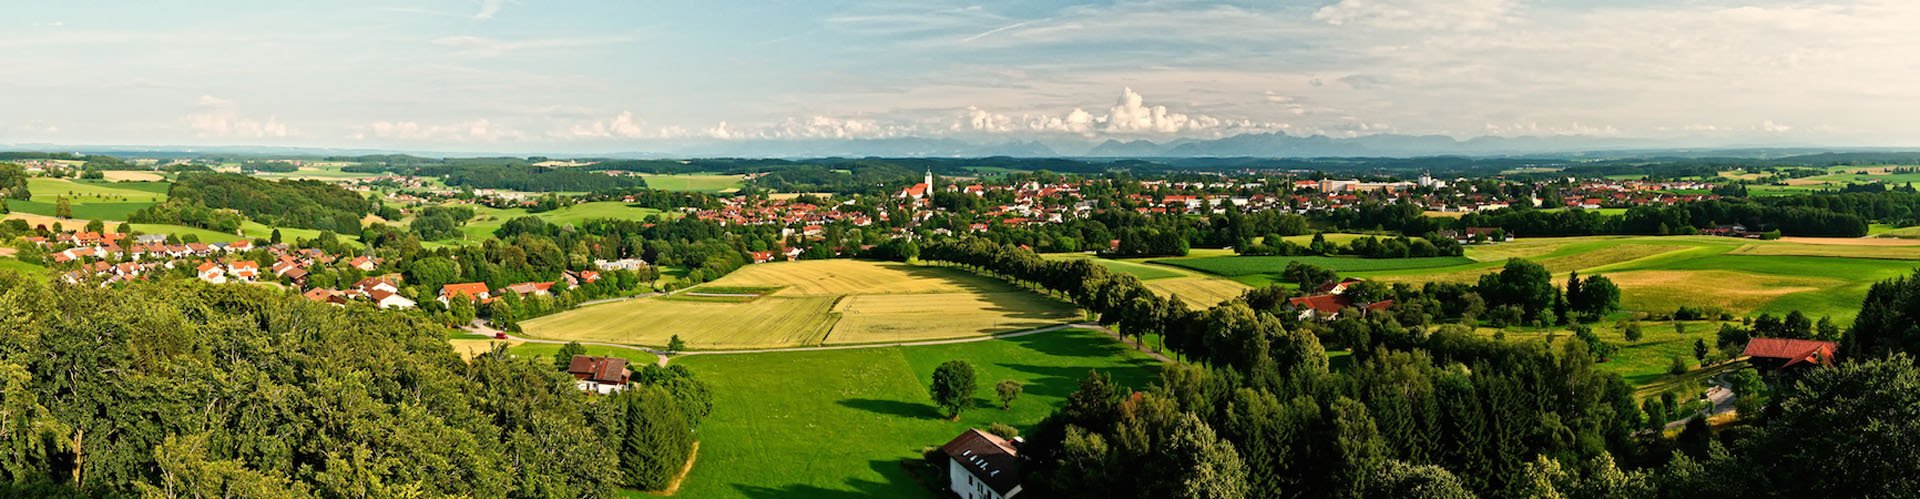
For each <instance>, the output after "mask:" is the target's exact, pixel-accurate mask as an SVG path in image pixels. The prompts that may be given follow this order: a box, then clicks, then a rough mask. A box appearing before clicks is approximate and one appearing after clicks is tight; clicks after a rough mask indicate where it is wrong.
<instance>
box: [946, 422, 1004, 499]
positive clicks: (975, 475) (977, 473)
mask: <svg viewBox="0 0 1920 499" xmlns="http://www.w3.org/2000/svg"><path fill="white" fill-rule="evenodd" d="M1014 443H1015V442H1008V441H1007V440H1006V439H1003V438H1000V437H999V436H996V435H994V434H991V433H987V432H984V431H980V430H978V429H969V430H967V431H966V433H961V434H960V436H958V437H954V438H953V441H951V442H947V445H944V446H941V447H940V451H941V452H945V453H946V454H947V490H950V491H953V493H954V495H958V496H960V498H961V499H1011V498H1013V497H1015V496H1018V495H1020V490H1021V487H1020V459H1019V457H1020V451H1019V449H1018V448H1016V447H1015V446H1014Z"/></svg>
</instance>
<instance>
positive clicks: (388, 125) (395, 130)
mask: <svg viewBox="0 0 1920 499" xmlns="http://www.w3.org/2000/svg"><path fill="white" fill-rule="evenodd" d="M348 137H349V138H352V139H354V140H369V139H373V140H382V141H397V142H456V143H470V142H512V141H518V140H522V139H525V138H526V137H527V135H526V133H524V132H521V131H519V130H516V129H514V128H512V127H508V126H505V125H502V124H499V123H494V122H493V121H492V120H487V119H478V120H473V121H465V122H457V123H443V124H422V123H419V122H413V121H376V122H373V123H369V124H367V125H364V126H360V127H356V130H355V131H354V132H353V133H352V134H350V135H348Z"/></svg>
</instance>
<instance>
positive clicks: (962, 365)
mask: <svg viewBox="0 0 1920 499" xmlns="http://www.w3.org/2000/svg"><path fill="white" fill-rule="evenodd" d="M978 388H979V387H978V386H977V385H976V384H975V382H974V376H973V364H968V363H967V361H964V360H949V361H947V362H946V363H944V364H940V367H936V368H934V369H933V385H932V386H930V387H928V390H927V391H928V394H929V395H931V396H932V397H933V404H934V405H935V406H939V407H940V411H941V412H942V413H944V414H946V415H947V417H948V418H951V419H956V420H957V419H960V411H963V410H966V409H967V408H969V407H973V393H974V391H975V390H977V389H978Z"/></svg>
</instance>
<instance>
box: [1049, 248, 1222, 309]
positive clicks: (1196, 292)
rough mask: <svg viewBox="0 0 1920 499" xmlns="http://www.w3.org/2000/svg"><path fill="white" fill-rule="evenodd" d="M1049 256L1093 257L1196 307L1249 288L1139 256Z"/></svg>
mask: <svg viewBox="0 0 1920 499" xmlns="http://www.w3.org/2000/svg"><path fill="white" fill-rule="evenodd" d="M1046 258H1047V259H1049V260H1066V259H1087V260H1090V261H1092V262H1093V263H1095V264H1097V265H1100V266H1102V267H1106V268H1107V270H1108V271H1111V272H1113V273H1116V274H1127V275H1131V276H1134V277H1135V278H1138V279H1140V280H1141V281H1142V282H1144V283H1145V284H1146V285H1147V288H1148V289H1152V290H1153V291H1154V292H1155V293H1159V294H1162V295H1167V296H1178V297H1180V300H1181V301H1184V302H1186V303H1187V305H1188V306H1191V307H1194V308H1205V307H1210V306H1213V305H1215V304H1218V303H1220V302H1223V301H1227V300H1229V299H1232V298H1235V297H1238V296H1240V295H1241V294H1242V293H1245V292H1246V291H1247V289H1248V288H1247V286H1246V285H1245V284H1241V283H1239V282H1237V281H1233V280H1230V279H1226V278H1222V277H1219V276H1214V275H1208V274H1205V273H1201V272H1193V271H1190V270H1187V269H1182V268H1178V267H1173V266H1168V265H1163V264H1160V263H1148V262H1145V261H1143V260H1138V259H1126V260H1114V259H1108V258H1097V257H1094V256H1093V255H1089V254H1085V253H1057V254H1050V255H1046Z"/></svg>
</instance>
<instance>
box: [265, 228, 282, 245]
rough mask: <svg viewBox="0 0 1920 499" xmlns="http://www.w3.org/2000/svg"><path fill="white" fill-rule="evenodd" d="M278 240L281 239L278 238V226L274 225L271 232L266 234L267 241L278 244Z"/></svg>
mask: <svg viewBox="0 0 1920 499" xmlns="http://www.w3.org/2000/svg"><path fill="white" fill-rule="evenodd" d="M280 241H281V240H280V228H279V227H274V228H273V233H271V234H268V235H267V242H268V243H270V244H280Z"/></svg>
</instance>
